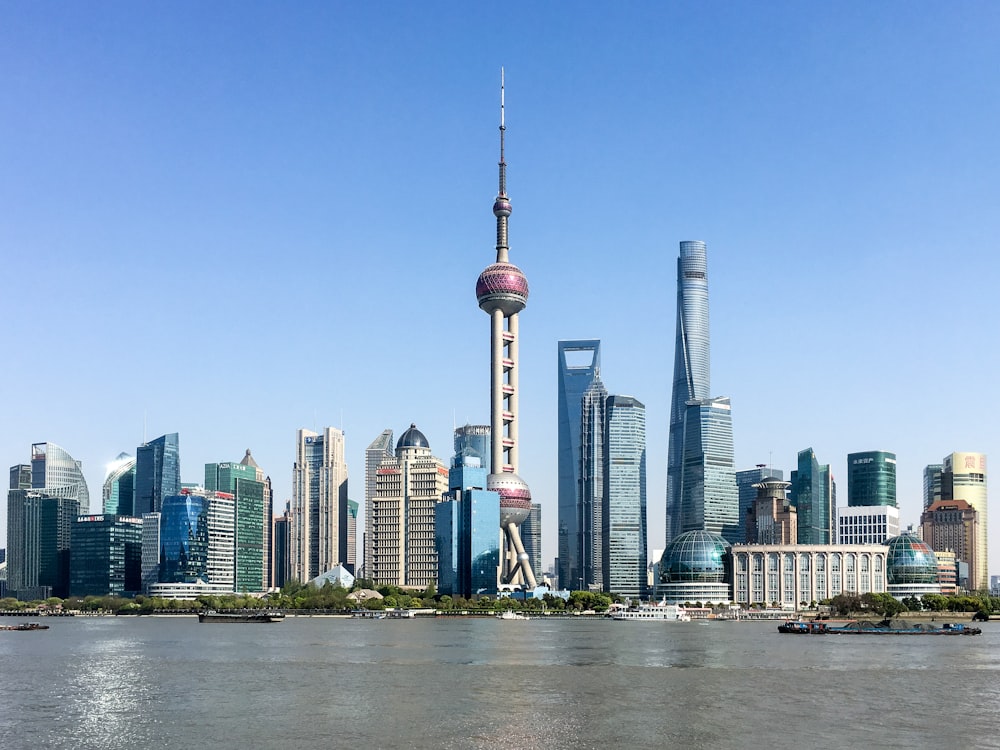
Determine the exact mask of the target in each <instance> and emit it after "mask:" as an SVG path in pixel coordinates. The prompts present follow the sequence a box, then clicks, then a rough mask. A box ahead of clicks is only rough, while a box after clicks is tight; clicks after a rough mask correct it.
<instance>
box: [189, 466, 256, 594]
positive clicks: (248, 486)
mask: <svg viewBox="0 0 1000 750" xmlns="http://www.w3.org/2000/svg"><path fill="white" fill-rule="evenodd" d="M257 476H258V474H257V467H255V466H251V465H249V464H243V463H232V462H230V463H220V464H205V489H206V490H208V491H210V492H216V491H218V492H225V493H228V494H231V495H232V496H233V498H234V501H235V513H236V517H235V523H236V529H235V533H236V539H235V545H236V581H235V588H236V591H240V592H244V591H264V589H265V588H266V562H267V554H266V551H265V540H266V538H267V535H266V534H265V529H264V519H265V517H266V516H267V517H269V516H270V513H268V512H267V510H266V501H265V500H264V483H263V482H260V481H258V480H257ZM213 583H216V581H213Z"/></svg>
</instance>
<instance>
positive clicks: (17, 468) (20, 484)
mask: <svg viewBox="0 0 1000 750" xmlns="http://www.w3.org/2000/svg"><path fill="white" fill-rule="evenodd" d="M10 489H12V490H30V489H31V464H16V465H14V466H11V467H10Z"/></svg>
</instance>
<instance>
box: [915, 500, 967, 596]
mask: <svg viewBox="0 0 1000 750" xmlns="http://www.w3.org/2000/svg"><path fill="white" fill-rule="evenodd" d="M920 531H921V534H920V536H921V538H922V539H923V540H924V541H925V542H927V544H928V545H930V548H931V549H932V550H934V554H935V555H936V556H938V557H940V555H941V554H942V553H944V552H949V553H951V554H952V555H954V558H955V562H956V563H965V570H966V576H965V577H964V578H962V579H961V580H958V579H956V581H955V582H956V584H957V585H959V586H961V587H962V588H965V589H968V588H969V584H970V582H969V580H968V574H969V573H973V572H974V573H976V574H978V571H974V563H975V561H976V560H978V559H979V555H978V554H977V552H978V551H977V549H976V542H977V541H978V539H979V513H977V512H976V509H975V508H973V507H972V506H971V505H970V504H969V503H967V502H966V501H965V500H937V501H935V502H933V503H931V504H930V506H928V507H927V508H926V509H925V510H924V512H923V514H922V515H921V516H920ZM957 569H958V568H956V570H957ZM973 580H975V579H973ZM973 588H974V587H973Z"/></svg>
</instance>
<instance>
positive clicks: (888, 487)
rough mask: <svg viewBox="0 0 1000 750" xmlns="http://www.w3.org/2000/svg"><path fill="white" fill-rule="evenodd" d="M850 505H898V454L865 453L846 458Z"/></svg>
mask: <svg viewBox="0 0 1000 750" xmlns="http://www.w3.org/2000/svg"><path fill="white" fill-rule="evenodd" d="M847 505H848V506H850V507H858V506H861V505H891V506H893V507H894V508H898V507H899V503H897V502H896V454H895V453H890V452H889V451H863V452H861V453H849V454H848V455H847Z"/></svg>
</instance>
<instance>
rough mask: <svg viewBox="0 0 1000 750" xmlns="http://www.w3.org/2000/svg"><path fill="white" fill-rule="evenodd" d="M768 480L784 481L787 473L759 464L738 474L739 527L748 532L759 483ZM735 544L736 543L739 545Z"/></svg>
mask: <svg viewBox="0 0 1000 750" xmlns="http://www.w3.org/2000/svg"><path fill="white" fill-rule="evenodd" d="M768 478H774V479H784V478H785V473H784V472H783V471H782V470H781V469H770V468H768V466H767V464H757V465H756V466H755V467H754V468H752V469H744V470H743V471H737V472H736V494H737V495H738V497H739V512H738V515H737V517H738V518H739V525H740V527H741V528H743V529H744V530H746V528H747V526H746V521H747V515H748V514H749V513H750V511H751V509H752V508H753V506H754V503H756V501H757V491H758V487H757V483H758V482H760V481H762V480H764V479H768ZM739 542H746V543H750V542H751V540H750V539H749V538H747V539H741V540H739ZM739 542H734V543H739Z"/></svg>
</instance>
